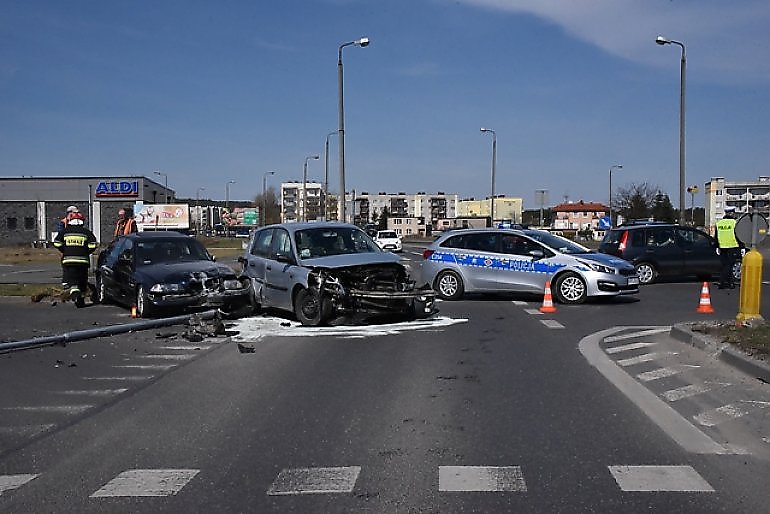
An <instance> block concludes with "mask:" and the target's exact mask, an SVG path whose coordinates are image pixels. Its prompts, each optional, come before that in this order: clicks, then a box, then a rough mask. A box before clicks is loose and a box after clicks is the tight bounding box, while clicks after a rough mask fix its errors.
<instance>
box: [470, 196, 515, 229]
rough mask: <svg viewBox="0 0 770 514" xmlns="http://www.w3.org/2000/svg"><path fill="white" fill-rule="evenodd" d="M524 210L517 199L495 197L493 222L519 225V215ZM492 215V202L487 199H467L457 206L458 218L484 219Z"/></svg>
mask: <svg viewBox="0 0 770 514" xmlns="http://www.w3.org/2000/svg"><path fill="white" fill-rule="evenodd" d="M523 210H524V201H523V200H522V199H521V198H518V197H509V196H502V195H501V196H496V197H495V219H494V220H493V222H499V221H510V222H511V223H521V213H522V211H523ZM491 214H492V202H491V201H490V199H489V197H487V198H485V199H483V200H476V199H474V198H469V199H467V200H460V202H458V204H457V217H458V218H484V217H489V216H490V215H491Z"/></svg>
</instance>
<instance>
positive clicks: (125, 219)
mask: <svg viewBox="0 0 770 514" xmlns="http://www.w3.org/2000/svg"><path fill="white" fill-rule="evenodd" d="M136 231H137V229H136V220H135V219H134V211H133V209H131V208H126V209H120V210H119V211H118V221H117V222H116V223H115V233H114V234H113V235H114V236H115V238H118V237H120V236H125V235H128V234H132V233H134V232H136Z"/></svg>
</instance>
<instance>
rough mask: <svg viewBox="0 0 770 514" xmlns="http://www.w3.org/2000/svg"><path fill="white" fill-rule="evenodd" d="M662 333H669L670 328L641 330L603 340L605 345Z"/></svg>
mask: <svg viewBox="0 0 770 514" xmlns="http://www.w3.org/2000/svg"><path fill="white" fill-rule="evenodd" d="M664 332H671V327H655V328H649V329H646V330H642V331H639V332H630V333H628V334H622V335H619V336H611V337H608V338H607V339H605V340H604V342H605V343H614V342H616V341H624V340H626V339H635V338H637V337H647V336H652V335H655V334H662V333H664Z"/></svg>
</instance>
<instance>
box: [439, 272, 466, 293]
mask: <svg viewBox="0 0 770 514" xmlns="http://www.w3.org/2000/svg"><path fill="white" fill-rule="evenodd" d="M433 289H434V290H435V291H436V294H437V295H438V297H439V298H441V299H443V300H459V299H460V298H461V297H462V295H463V291H464V286H463V279H462V278H460V275H458V274H457V273H455V272H454V271H442V272H441V273H439V274H438V276H437V277H436V282H435V284H434V286H433Z"/></svg>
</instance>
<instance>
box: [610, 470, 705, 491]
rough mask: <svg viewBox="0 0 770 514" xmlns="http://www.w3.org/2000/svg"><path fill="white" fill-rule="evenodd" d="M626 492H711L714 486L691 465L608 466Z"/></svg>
mask: <svg viewBox="0 0 770 514" xmlns="http://www.w3.org/2000/svg"><path fill="white" fill-rule="evenodd" d="M608 467H609V470H610V473H612V476H613V478H614V479H615V482H617V484H618V486H619V487H620V489H621V490H622V491H626V492H658V491H676V492H694V493H713V492H714V488H713V487H711V485H710V484H709V483H708V482H706V481H705V480H704V479H703V477H702V476H700V475H699V474H698V472H697V471H695V470H694V469H693V468H692V467H691V466H608Z"/></svg>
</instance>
